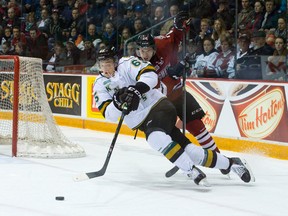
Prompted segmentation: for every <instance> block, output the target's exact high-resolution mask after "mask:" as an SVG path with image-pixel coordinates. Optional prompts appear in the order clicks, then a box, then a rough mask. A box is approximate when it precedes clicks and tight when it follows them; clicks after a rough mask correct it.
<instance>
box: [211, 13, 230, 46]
mask: <svg viewBox="0 0 288 216" xmlns="http://www.w3.org/2000/svg"><path fill="white" fill-rule="evenodd" d="M227 34H228V32H227V30H226V26H225V22H224V20H222V19H221V18H218V19H216V20H214V24H213V27H212V35H211V38H212V39H213V40H214V41H215V49H217V50H218V51H220V50H221V41H220V38H221V37H222V36H225V35H227Z"/></svg>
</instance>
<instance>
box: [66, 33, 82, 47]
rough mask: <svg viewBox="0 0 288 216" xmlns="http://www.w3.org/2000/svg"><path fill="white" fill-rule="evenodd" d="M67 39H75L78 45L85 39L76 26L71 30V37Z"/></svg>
mask: <svg viewBox="0 0 288 216" xmlns="http://www.w3.org/2000/svg"><path fill="white" fill-rule="evenodd" d="M66 41H73V42H74V44H75V46H76V47H77V46H78V45H79V44H80V43H81V42H82V41H83V36H82V35H81V34H79V33H78V32H77V29H76V28H72V29H71V30H70V37H69V39H68V40H66Z"/></svg>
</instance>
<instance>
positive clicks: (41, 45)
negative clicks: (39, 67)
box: [27, 28, 48, 60]
mask: <svg viewBox="0 0 288 216" xmlns="http://www.w3.org/2000/svg"><path fill="white" fill-rule="evenodd" d="M29 34H30V35H29V37H27V54H28V56H31V57H35V58H41V59H42V60H46V59H47V55H48V39H47V38H46V37H45V35H44V34H42V33H41V32H40V31H37V29H36V28H32V29H30V31H29Z"/></svg>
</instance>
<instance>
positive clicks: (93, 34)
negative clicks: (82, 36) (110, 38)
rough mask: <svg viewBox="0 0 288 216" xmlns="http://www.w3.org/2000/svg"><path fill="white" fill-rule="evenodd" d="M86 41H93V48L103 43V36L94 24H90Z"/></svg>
mask: <svg viewBox="0 0 288 216" xmlns="http://www.w3.org/2000/svg"><path fill="white" fill-rule="evenodd" d="M87 32H88V34H87V36H86V39H87V40H90V41H92V43H93V46H94V47H97V45H98V44H99V43H100V42H101V41H102V38H101V36H100V35H99V34H98V33H97V31H96V26H95V25H94V24H89V25H88V29H87Z"/></svg>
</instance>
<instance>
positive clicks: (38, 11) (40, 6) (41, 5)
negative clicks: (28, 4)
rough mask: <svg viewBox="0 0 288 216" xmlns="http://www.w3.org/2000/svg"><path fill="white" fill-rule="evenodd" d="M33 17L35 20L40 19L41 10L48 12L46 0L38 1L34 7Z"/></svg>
mask: <svg viewBox="0 0 288 216" xmlns="http://www.w3.org/2000/svg"><path fill="white" fill-rule="evenodd" d="M35 6H36V7H35V8H36V9H35V16H36V20H40V19H41V13H42V10H43V9H46V10H47V11H50V9H51V8H50V5H49V4H48V2H47V0H39V4H36V5H35Z"/></svg>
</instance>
